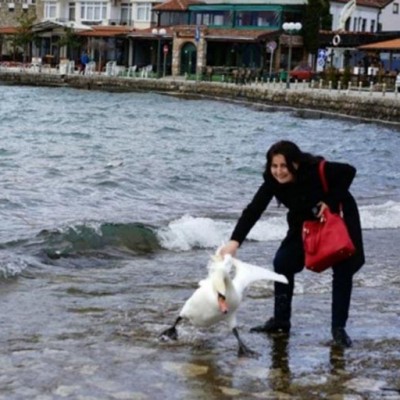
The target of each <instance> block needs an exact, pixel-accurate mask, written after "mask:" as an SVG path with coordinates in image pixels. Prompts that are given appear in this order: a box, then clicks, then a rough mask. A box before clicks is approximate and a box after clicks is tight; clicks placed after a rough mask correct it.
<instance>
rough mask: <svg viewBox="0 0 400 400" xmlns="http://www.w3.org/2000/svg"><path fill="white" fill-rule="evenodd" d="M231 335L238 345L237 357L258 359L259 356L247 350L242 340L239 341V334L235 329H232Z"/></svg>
mask: <svg viewBox="0 0 400 400" xmlns="http://www.w3.org/2000/svg"><path fill="white" fill-rule="evenodd" d="M232 332H233V334H234V335H235V337H236V339H237V341H238V343H239V350H238V356H239V357H249V358H257V357H259V354H258V353H257V352H255V351H253V350H251V349H249V348H248V347H247V346H246V345H245V344H244V343H243V342H242V339H240V336H239V332H238V330H237V329H236V328H233V329H232Z"/></svg>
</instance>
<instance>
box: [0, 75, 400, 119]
mask: <svg viewBox="0 0 400 400" xmlns="http://www.w3.org/2000/svg"><path fill="white" fill-rule="evenodd" d="M0 83H2V84H12V85H30V86H50V87H72V88H77V89H86V90H104V91H121V92H130V91H142V92H149V91H152V92H160V93H166V94H173V95H178V96H186V97H206V98H213V99H218V100H227V101H235V102H237V101H239V102H243V103H248V104H253V105H256V106H257V107H268V108H271V107H272V108H279V109H281V108H285V107H286V108H290V109H293V110H296V112H297V113H298V114H299V115H302V116H311V117H324V116H330V117H334V116H336V117H338V116H339V117H351V118H355V119H360V120H364V121H373V122H378V123H387V124H390V125H394V126H399V127H400V96H399V97H397V96H395V95H394V93H387V94H386V95H385V96H383V95H382V94H378V93H369V92H357V91H354V92H353V91H350V92H347V91H341V92H338V91H335V90H332V91H330V90H327V89H325V90H321V89H309V88H305V87H302V88H298V89H296V88H295V85H292V87H291V88H290V89H289V90H286V89H285V88H283V87H279V85H275V86H273V85H272V84H270V85H268V84H252V85H236V84H227V83H215V82H203V81H199V82H195V81H184V80H174V79H139V78H124V77H108V76H98V75H95V76H82V75H64V76H63V75H59V74H44V73H40V74H33V73H26V72H9V71H0Z"/></svg>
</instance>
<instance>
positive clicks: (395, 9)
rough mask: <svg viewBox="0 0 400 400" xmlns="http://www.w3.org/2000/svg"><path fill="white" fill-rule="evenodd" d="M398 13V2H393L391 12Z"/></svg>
mask: <svg viewBox="0 0 400 400" xmlns="http://www.w3.org/2000/svg"><path fill="white" fill-rule="evenodd" d="M398 13H399V3H393V14H398Z"/></svg>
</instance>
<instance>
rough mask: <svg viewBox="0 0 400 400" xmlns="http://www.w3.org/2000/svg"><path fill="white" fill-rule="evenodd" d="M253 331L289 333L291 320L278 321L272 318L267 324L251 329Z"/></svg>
mask: <svg viewBox="0 0 400 400" xmlns="http://www.w3.org/2000/svg"><path fill="white" fill-rule="evenodd" d="M250 332H253V333H289V332H290V321H278V320H276V319H275V318H270V319H269V320H268V321H267V322H266V323H265V324H263V325H257V326H255V327H253V328H251V329H250Z"/></svg>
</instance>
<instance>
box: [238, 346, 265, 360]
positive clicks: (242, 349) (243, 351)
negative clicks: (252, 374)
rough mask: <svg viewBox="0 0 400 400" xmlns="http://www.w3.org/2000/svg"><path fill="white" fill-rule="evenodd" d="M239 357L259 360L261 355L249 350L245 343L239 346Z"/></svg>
mask: <svg viewBox="0 0 400 400" xmlns="http://www.w3.org/2000/svg"><path fill="white" fill-rule="evenodd" d="M238 356H239V357H247V358H258V357H259V356H260V354H259V353H257V352H256V351H253V350H251V349H249V348H248V347H247V346H246V345H245V344H244V343H243V342H242V343H241V344H239V350H238Z"/></svg>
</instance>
